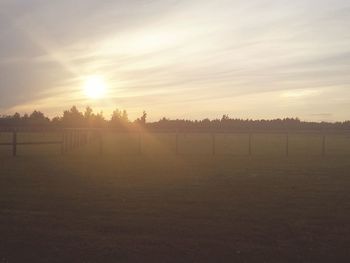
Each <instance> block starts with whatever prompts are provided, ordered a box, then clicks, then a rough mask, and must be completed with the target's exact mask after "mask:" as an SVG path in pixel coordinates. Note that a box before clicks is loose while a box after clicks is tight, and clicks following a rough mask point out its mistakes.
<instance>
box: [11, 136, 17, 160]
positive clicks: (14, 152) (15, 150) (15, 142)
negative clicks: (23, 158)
mask: <svg viewBox="0 0 350 263" xmlns="http://www.w3.org/2000/svg"><path fill="white" fill-rule="evenodd" d="M12 155H13V156H14V157H15V156H17V130H16V129H14V130H13V134H12Z"/></svg>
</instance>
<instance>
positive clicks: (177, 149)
mask: <svg viewBox="0 0 350 263" xmlns="http://www.w3.org/2000/svg"><path fill="white" fill-rule="evenodd" d="M175 143H176V145H175V147H176V148H175V153H176V155H178V154H179V132H178V131H177V130H176V141H175Z"/></svg>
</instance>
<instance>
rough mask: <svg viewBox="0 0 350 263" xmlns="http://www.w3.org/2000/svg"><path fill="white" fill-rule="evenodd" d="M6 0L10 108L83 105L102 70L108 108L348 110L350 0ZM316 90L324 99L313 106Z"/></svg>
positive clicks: (3, 46)
mask: <svg viewBox="0 0 350 263" xmlns="http://www.w3.org/2000/svg"><path fill="white" fill-rule="evenodd" d="M315 6H317V8H315ZM0 7H1V8H0V10H2V11H1V12H2V13H6V16H0V17H1V18H0V20H1V21H0V22H1V24H0V40H1V41H0V58H1V60H0V70H1V71H0V72H2V73H0V77H1V78H2V82H1V83H0V91H1V95H2V96H1V98H0V108H2V109H4V110H7V111H11V110H14V109H21V110H25V109H28V110H30V107H34V106H35V105H40V107H41V108H42V109H43V110H44V109H47V110H49V111H51V112H52V114H56V113H57V111H58V110H60V107H62V106H66V104H68V103H75V104H78V105H81V106H84V105H86V104H87V103H89V102H88V101H86V98H84V97H83V96H82V94H81V92H80V89H81V86H82V80H83V79H84V77H85V76H88V75H95V74H101V75H104V76H105V77H106V78H107V79H108V81H109V83H110V86H111V87H112V88H111V90H110V92H109V98H108V100H107V101H103V102H102V101H101V102H100V105H99V102H94V104H96V106H97V107H98V106H102V104H101V103H103V107H104V108H105V110H111V109H113V108H114V107H116V106H118V107H120V106H123V107H125V108H127V109H130V110H131V111H136V109H137V110H138V109H142V108H143V109H149V110H154V116H155V118H157V117H159V116H160V115H162V114H164V112H165V110H166V111H167V112H169V113H168V115H172V116H176V114H177V113H178V112H179V108H191V110H192V112H194V116H195V117H197V116H201V114H200V112H203V116H205V114H208V112H209V113H210V115H215V114H216V115H220V114H221V113H222V112H223V111H230V109H231V111H235V112H237V109H238V108H239V107H241V108H242V109H243V108H244V109H246V112H247V113H249V115H250V116H251V117H259V116H261V114H263V115H264V116H265V117H269V116H271V117H272V116H275V114H274V112H278V113H280V114H286V115H288V113H296V114H298V116H299V117H305V118H310V116H313V115H312V114H310V111H312V110H317V109H320V110H322V108H323V110H326V111H329V112H331V114H332V116H333V118H334V119H344V118H348V117H347V116H346V115H345V113H344V112H345V111H346V110H350V109H349V108H348V107H350V106H344V105H346V103H349V104H348V105H350V99H348V100H347V99H345V100H346V101H345V102H344V101H342V102H339V99H341V98H342V99H344V93H346V94H347V93H348V92H347V87H348V86H349V84H350V75H349V74H348V72H349V71H350V60H349V57H350V33H349V30H348V28H349V26H350V4H349V2H348V1H345V0H336V1H331V0H321V1H316V0H309V1H303V2H301V1H299V2H291V1H286V0H279V1H277V0H260V1H256V0H255V1H254V0H253V1H249V2H247V1H242V0H238V1H229V0H219V1H199V0H194V1H175V0H166V1H163V0H162V1H160V0H159V1H108V2H104V1H102V2H101V1H97V0H85V1H82V0H80V1H75V2H74V4H73V3H72V2H71V1H68V0H65V1H54V2H50V3H49V2H47V1H42V0H41V1H39V0H30V1H19V0H17V1H2V2H1V6H0ZM321 90H322V92H320V91H321ZM329 93H331V94H332V100H331V101H330V100H329V97H327V96H329ZM19 94H25V95H19ZM281 94H282V95H281ZM293 94H294V95H293ZM268 96H271V97H268ZM281 96H282V101H281ZM68 97H69V99H65V98H68ZM259 98H261V100H265V101H269V102H270V103H269V104H266V103H264V101H261V102H259ZM307 98H317V100H315V99H314V100H313V102H312V105H311V104H310V106H308V105H307V103H304V102H305V100H306V99H307ZM296 99H299V100H300V101H302V102H303V103H302V104H300V103H296ZM252 101H254V103H252V104H251V107H250V108H249V109H248V108H246V105H248V104H249V105H250V103H251V102H252ZM62 102H66V103H62ZM189 104H190V107H189V106H188V105H189ZM233 104H234V105H235V106H234V107H233V106H232V105H233ZM169 105H170V106H169ZM254 105H256V106H255V109H254ZM276 105H279V106H276ZM281 107H282V108H283V111H280V109H281ZM323 110H322V111H323ZM264 112H265V113H264ZM318 112H320V111H318ZM188 114H189V115H191V113H190V112H188ZM242 115H244V114H242Z"/></svg>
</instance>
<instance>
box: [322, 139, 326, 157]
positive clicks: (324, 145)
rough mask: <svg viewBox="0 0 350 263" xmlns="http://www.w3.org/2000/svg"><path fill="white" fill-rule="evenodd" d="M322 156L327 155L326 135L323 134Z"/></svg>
mask: <svg viewBox="0 0 350 263" xmlns="http://www.w3.org/2000/svg"><path fill="white" fill-rule="evenodd" d="M322 156H326V135H325V134H323V136H322Z"/></svg>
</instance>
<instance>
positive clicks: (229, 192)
mask: <svg viewBox="0 0 350 263" xmlns="http://www.w3.org/2000/svg"><path fill="white" fill-rule="evenodd" d="M11 136H12V135H11V134H10V133H8V134H5V133H0V142H10V141H11V138H12V137H11ZM61 138H62V136H61V134H59V133H57V134H48V133H42V134H40V133H35V134H34V133H33V134H29V133H22V134H21V133H19V134H18V141H19V142H28V141H31V142H32V141H50V140H60V139H61ZM248 138H249V137H248V135H247V134H220V135H216V139H215V141H216V155H215V156H213V155H212V136H211V135H209V134H180V135H179V138H178V140H179V149H178V150H179V153H180V154H179V155H175V154H174V153H175V151H176V147H175V145H176V144H175V143H176V136H175V134H148V135H147V134H143V135H142V143H141V147H142V155H140V154H138V153H139V135H138V134H115V133H105V134H103V155H100V154H99V147H100V146H99V143H98V141H95V142H93V143H91V144H88V145H85V146H83V147H81V148H79V149H73V150H71V151H69V152H68V153H66V154H65V155H63V156H62V155H61V146H60V145H49V146H48V145H44V146H18V154H19V156H18V157H17V158H13V157H11V147H10V146H9V147H7V146H0V234H1V241H0V262H1V263H3V262H10V263H11V262H348V261H349V260H350V253H349V251H348V244H349V243H350V224H349V222H350V191H349V189H350V176H349V175H350V161H349V158H350V137H349V136H348V135H332V136H327V143H326V146H327V155H326V156H325V157H321V156H320V155H321V152H322V136H320V135H315V134H313V135H311V134H308V135H307V134H294V135H293V134H291V135H290V137H289V148H290V149H289V151H290V157H289V158H286V157H285V142H286V137H285V135H283V134H274V135H272V134H255V135H254V136H253V138H252V152H253V157H251V158H249V157H248V156H247V155H248Z"/></svg>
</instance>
